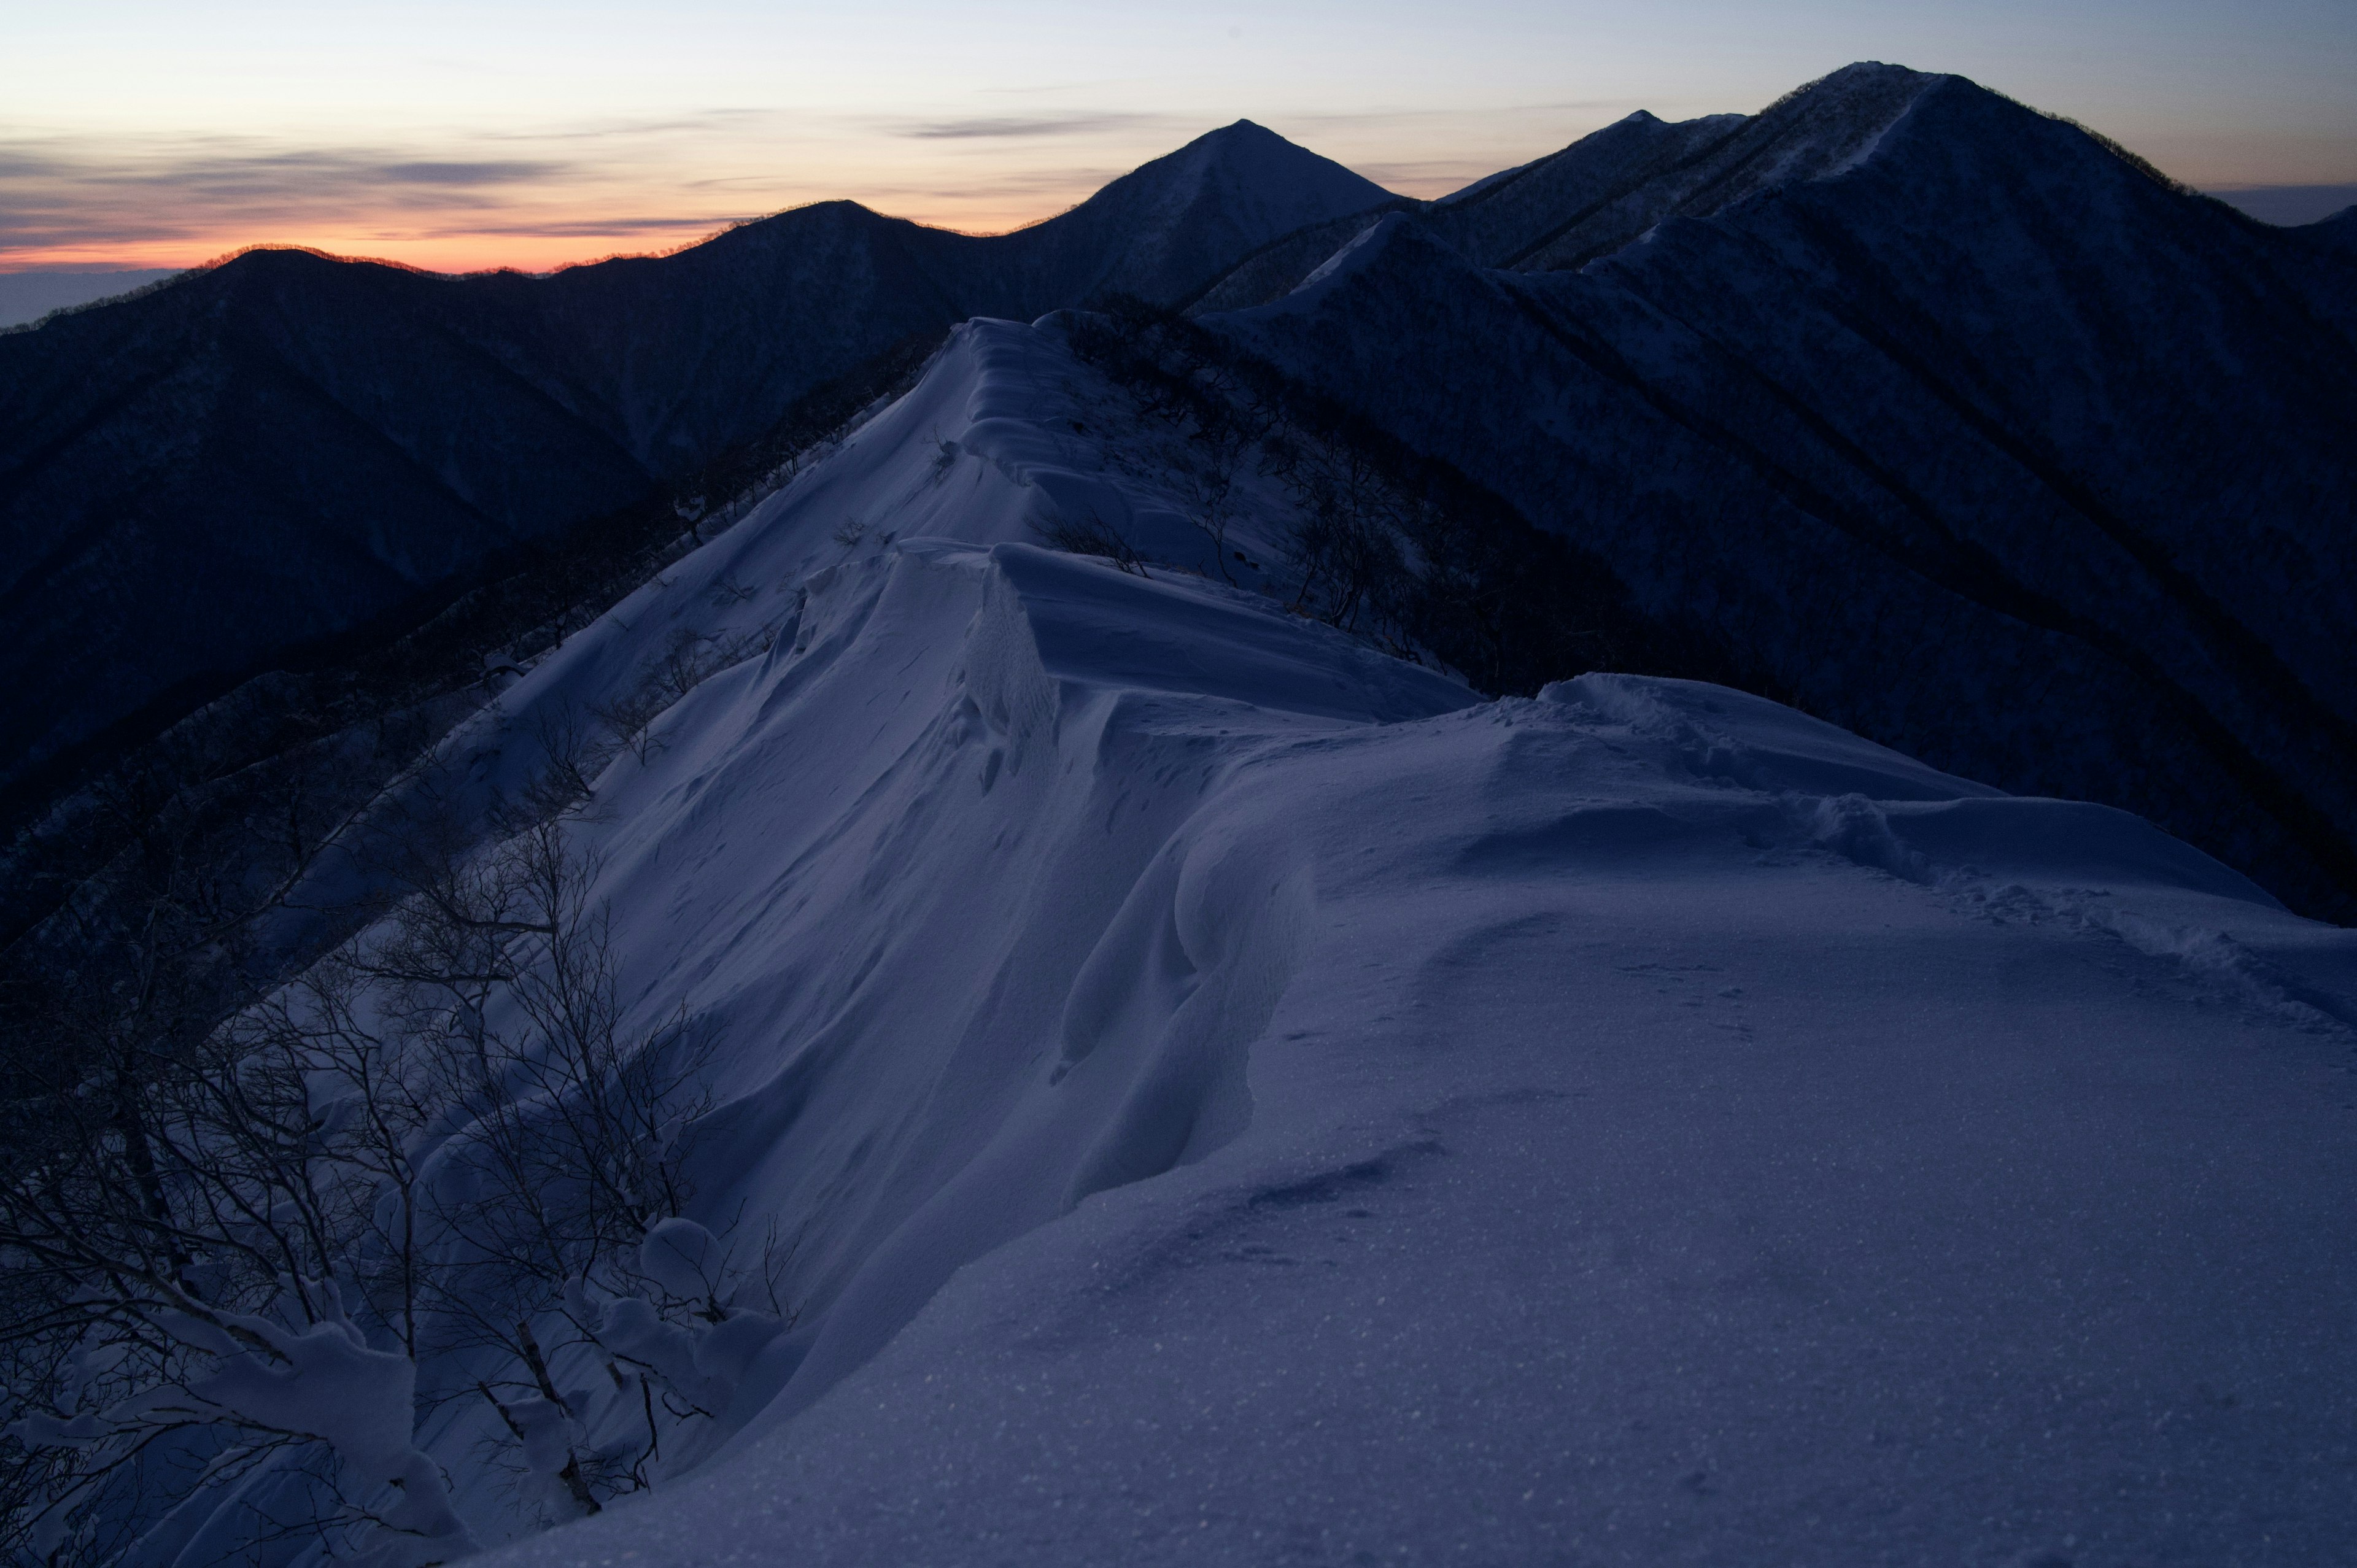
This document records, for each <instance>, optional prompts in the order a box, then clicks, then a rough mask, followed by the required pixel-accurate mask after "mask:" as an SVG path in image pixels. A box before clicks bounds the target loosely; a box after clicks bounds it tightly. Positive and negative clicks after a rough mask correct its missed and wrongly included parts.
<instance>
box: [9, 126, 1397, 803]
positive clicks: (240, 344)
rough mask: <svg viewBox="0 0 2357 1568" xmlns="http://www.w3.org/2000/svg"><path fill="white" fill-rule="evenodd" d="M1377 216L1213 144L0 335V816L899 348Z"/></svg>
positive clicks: (1271, 143)
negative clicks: (1075, 170)
mask: <svg viewBox="0 0 2357 1568" xmlns="http://www.w3.org/2000/svg"><path fill="white" fill-rule="evenodd" d="M1389 199H1390V198H1389V196H1388V194H1387V193H1386V192H1384V191H1383V189H1382V188H1379V187H1377V186H1374V185H1372V184H1371V183H1370V182H1368V181H1366V180H1364V179H1361V178H1360V177H1358V176H1356V175H1354V174H1351V172H1350V171H1349V170H1347V169H1344V168H1342V167H1341V166H1339V165H1336V164H1333V163H1329V162H1328V161H1327V160H1325V159H1323V158H1320V157H1318V156H1316V155H1314V154H1311V153H1309V152H1307V151H1305V150H1303V149H1302V148H1300V147H1297V146H1295V145H1293V144H1291V143H1289V142H1286V140H1285V139H1284V138H1282V137H1280V136H1278V135H1276V134H1274V133H1272V132H1269V131H1266V130H1265V129H1263V128H1261V127H1260V126H1257V125H1254V124H1251V123H1250V122H1239V123H1238V124H1234V125H1231V126H1229V127H1227V128H1226V129H1224V130H1222V131H1217V132H1214V133H1212V134H1210V135H1207V136H1204V137H1202V138H1200V140H1198V141H1196V142H1194V143H1191V144H1189V145H1188V146H1186V147H1183V148H1181V149H1180V150H1179V151H1178V152H1176V153H1173V154H1171V155H1170V156H1168V157H1164V158H1161V159H1158V160H1157V161H1156V162H1154V163H1151V164H1147V165H1146V166H1144V167H1142V168H1139V169H1138V170H1136V171H1135V172H1134V173H1132V174H1130V175H1127V176H1125V177H1123V178H1121V179H1119V180H1116V181H1114V183H1113V184H1112V185H1110V186H1108V187H1106V188H1104V189H1103V190H1102V191H1100V192H1099V193H1098V194H1097V195H1096V196H1094V197H1092V199H1090V200H1088V201H1086V202H1084V203H1082V205H1081V206H1079V207H1077V208H1075V209H1072V210H1071V211H1070V212H1067V213H1065V214H1063V215H1062V216H1060V217H1059V218H1056V219H1052V220H1049V221H1047V222H1045V223H1041V224H1038V225H1036V226H1034V227H1032V228H1029V229H1026V230H1022V231H1017V232H1015V233H1012V234H1006V235H1000V236H995V237H975V236H970V235H963V234H957V233H952V232H948V231H942V230H935V229H927V228H925V227H922V226H921V225H919V224H915V223H910V222H907V221H905V220H898V219H891V218H885V217H881V216H879V215H877V214H876V213H874V212H870V211H868V210H867V209H865V208H862V207H859V206H857V205H856V204H854V203H851V202H843V201H838V202H827V203H822V204H820V205H817V206H813V207H808V208H802V209H796V210H794V211H791V212H785V213H781V214H779V215H778V216H776V217H773V218H770V219H766V220H761V221H759V222H755V223H748V224H746V225H743V226H741V227H739V228H737V229H733V230H731V231H727V232H726V233H724V234H721V235H719V236H717V237H716V238H715V239H713V240H711V241H710V242H706V243H705V244H702V245H698V246H696V247H694V248H693V249H690V250H687V251H684V252H679V253H677V254H674V255H671V256H667V257H662V258H646V259H626V260H618V261H612V262H607V263H600V264H597V265H594V266H585V267H577V268H574V269H571V270H568V271H565V272H563V273H559V274H554V275H553V276H549V277H531V276H526V275H523V274H512V273H511V274H488V275H477V276H467V277H457V278H452V277H442V276H436V275H431V274H421V273H414V272H410V271H406V270H404V269H400V268H395V267H389V266H382V265H378V264H374V263H356V262H345V261H338V260H332V259H329V258H327V257H324V256H319V255H314V254H310V253H307V252H298V251H285V250H280V251H261V252H250V253H248V254H245V255H243V256H241V257H238V258H237V259H235V260H233V261H231V262H229V263H225V264H223V265H221V266H219V267H216V268H213V269H211V270H210V271H207V272H202V273H199V274H190V275H188V276H186V277H184V278H182V279H181V280H179V281H178V282H177V283H175V284H172V285H169V286H167V287H164V288H161V289H159V290H156V291H155V292H153V293H151V294H147V295H142V296H139V297H136V298H134V299H130V300H127V301H124V302H121V303H116V304H111V305H107V306H99V307H96V308H92V309H89V310H85V311H82V312H79V313H76V314H73V315H70V316H66V317H59V318H57V319H53V320H51V321H50V322H49V323H48V324H47V325H46V326H44V327H42V328H39V329H38V330H36V331H30V332H23V333H17V334H12V335H6V336H0V561H5V565H0V624H5V626H6V627H7V628H8V629H9V632H10V635H9V637H8V638H7V639H5V642H0V691H5V692H6V693H7V696H6V698H5V701H0V785H5V784H6V783H7V782H8V781H9V780H11V779H16V778H18V777H20V776H21V775H23V774H24V773H25V772H26V771H27V769H28V768H34V767H37V766H38V765H39V764H40V763H41V762H43V760H44V759H46V758H48V757H53V756H55V755H56V754H57V753H58V752H59V750H60V749H61V748H63V747H66V746H70V745H72V744H73V743H75V742H76V741H79V740H81V739H83V738H84V737H86V736H91V735H93V734H94V733H96V732H99V731H101V730H102V729H103V728H104V727H105V726H107V725H110V724H114V723H116V722H117V721H122V720H124V718H125V716H126V715H130V714H135V713H137V712H139V711H140V710H142V709H143V708H144V709H145V710H146V712H147V715H148V716H149V717H150V718H152V719H154V720H156V722H162V721H165V720H168V719H169V718H170V717H172V716H174V715H175V714H177V713H178V712H183V711H186V709H187V708H188V707H189V706H191V705H192V704H193V703H194V702H196V701H198V700H200V699H201V698H202V697H203V696H205V695H208V694H210V691H211V690H214V689H218V688H219V687H220V686H221V685H225V684H226V683H228V682H229V681H230V680H231V679H233V678H235V677H236V676H239V675H242V674H243V673H246V672H248V671H253V670H254V669H256V668H259V667H263V666H264V665H266V664H267V663H268V662H269V661H271V660H274V659H277V658H280V657H282V656H284V655H285V653H286V652H287V650H290V649H293V648H295V647H296V646H298V645H301V644H303V643H306V642H307V641H309V640H311V639H319V638H323V637H327V636H329V635H331V634H335V633H339V632H345V631H348V630H350V628H355V627H360V626H362V625H365V624H368V623H371V622H372V621H382V619H383V618H387V617H391V616H397V615H399V614H401V613H402V612H404V608H405V607H410V606H414V605H417V604H420V603H422V602H425V599H426V598H427V597H428V596H431V595H433V594H434V593H435V592H436V590H437V589H440V588H442V587H443V586H444V585H449V584H452V583H454V582H457V581H458V580H460V579H462V578H464V577H465V576H466V575H468V573H469V572H470V571H472V570H474V569H475V568H477V567H478V566H479V565H480V564H482V563H483V562H485V561H486V560H487V559H488V558H490V557H492V556H494V555H495V554H497V553H500V552H503V551H508V550H511V549H513V548H515V547H518V546H522V545H526V544H529V543H532V542H542V541H552V540H555V539H558V538H561V537H562V536H563V535H564V534H565V531H566V530H567V529H568V528H570V527H572V526H573V525H575V524H577V523H579V522H581V521H584V520H586V519H588V518H590V517H593V516H596V515H597V514H600V513H603V512H607V511H609V510H613V509H616V508H618V507H620V506H623V505H625V504H627V503H630V502H632V501H633V500H634V499H638V498H640V497H642V496H645V495H647V494H648V493H649V492H651V491H654V490H657V489H661V488H662V487H665V486H669V485H673V484H675V483H679V482H683V481H684V480H685V479H686V478H689V477H690V476H693V475H694V474H695V473H696V472H697V471H698V470H699V469H700V468H701V467H703V466H704V465H706V464H708V463H710V462H711V461H712V460H713V459H714V458H715V457H716V456H718V455H719V454H722V453H724V452H726V451H728V450H729V449H731V448H732V447H734V446H737V445H738V444H741V443H744V442H747V441H748V440H751V439H754V438H756V437H758V436H759V435H761V434H762V433H763V432H765V431H767V430H769V429H770V428H771V427H772V426H773V425H774V424H776V423H777V422H778V421H779V420H780V418H781V417H782V416H783V415H784V414H785V413H786V412H787V411H788V410H789V409H791V407H792V406H793V405H794V404H795V403H796V401H797V400H798V399H801V398H802V397H804V396H805V395H806V394H809V393H811V392H813V389H815V388H818V387H820V386H821V385H823V384H824V383H827V382H829V381H833V380H834V379H836V378H839V377H842V376H844V375H845V374H846V373H847V372H849V371H853V370H854V369H855V368H856V367H858V366H860V365H862V364H864V363H866V362H867V361H869V360H872V359H874V358H875V357H876V356H877V355H879V354H881V353H884V352H886V351H888V350H889V349H892V348H893V347H894V346H895V345H897V344H901V343H904V342H906V341H907V340H908V339H909V338H912V337H917V336H920V335H923V336H934V335H938V334H940V333H941V332H942V331H944V330H946V329H947V328H949V327H950V326H951V325H952V324H954V323H955V322H958V321H961V320H963V319H965V318H966V317H972V316H977V315H988V316H1011V317H1022V318H1027V319H1028V318H1029V317H1035V316H1038V315H1040V314H1042V313H1044V312H1046V311H1048V310H1050V309H1053V308H1055V307H1057V306H1065V305H1071V304H1076V303H1079V302H1082V301H1083V300H1086V299H1088V298H1090V297H1092V295H1098V294H1101V293H1103V292H1106V291H1120V292H1124V293H1129V294H1135V295H1141V296H1143V297H1146V298H1149V299H1157V300H1163V301H1172V302H1175V301H1177V300H1179V299H1181V298H1184V297H1186V296H1187V295H1190V294H1191V293H1193V292H1196V291H1199V290H1200V288H1201V286H1202V285H1204V284H1205V283H1206V282H1208V281H1210V280H1211V278H1213V277H1216V276H1217V275H1219V274H1221V273H1222V272H1224V271H1226V270H1227V269H1228V268H1230V267H1231V266H1232V265H1233V264H1234V263H1235V262H1236V260H1237V259H1238V258H1239V257H1241V256H1243V255H1244V254H1246V253H1248V252H1252V251H1254V250H1255V249H1257V248H1259V247H1261V246H1262V245H1264V244H1265V243H1266V242H1268V241H1270V240H1272V239H1274V238H1275V237H1276V236H1278V235H1279V234H1282V233H1284V232H1286V231H1289V230H1293V229H1298V228H1300V227H1301V226H1303V225H1304V224H1308V223H1313V222H1318V221H1321V220H1329V219H1332V218H1334V217H1336V216H1338V215H1340V214H1344V213H1348V212H1352V211H1357V210H1361V209H1367V208H1370V207H1372V206H1375V205H1377V204H1381V203H1383V202H1385V201H1387V200H1389Z"/></svg>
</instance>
